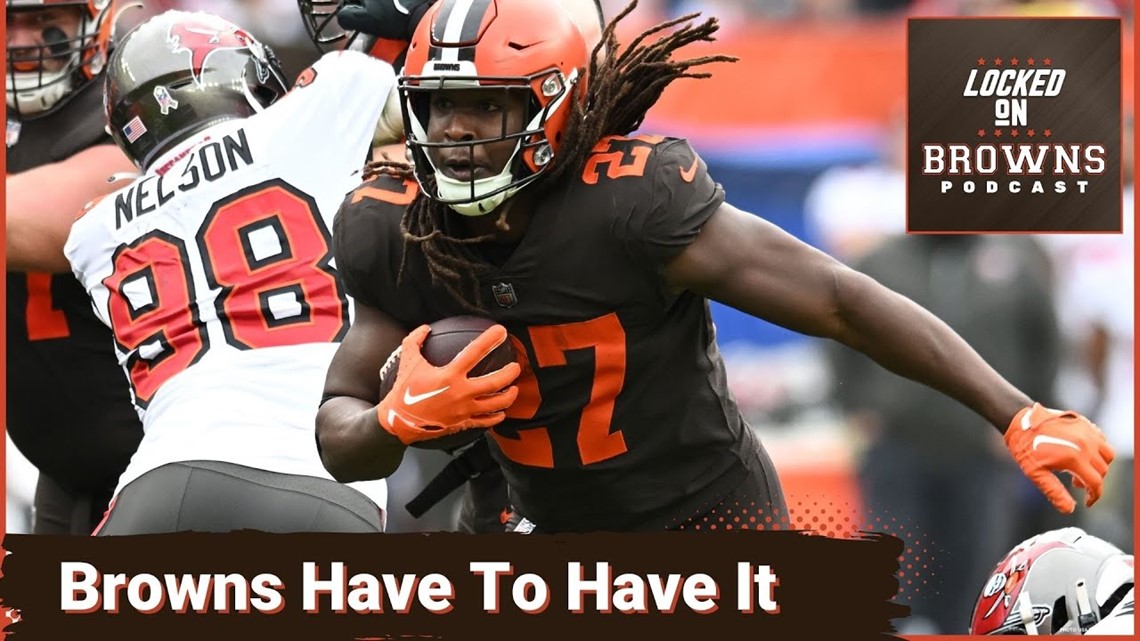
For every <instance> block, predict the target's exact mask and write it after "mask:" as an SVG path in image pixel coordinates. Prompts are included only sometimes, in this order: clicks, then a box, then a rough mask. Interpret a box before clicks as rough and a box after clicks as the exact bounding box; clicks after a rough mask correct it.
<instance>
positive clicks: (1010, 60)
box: [1009, 58, 1017, 66]
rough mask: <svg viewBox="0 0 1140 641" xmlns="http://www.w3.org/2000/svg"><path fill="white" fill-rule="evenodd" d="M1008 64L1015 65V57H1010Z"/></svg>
mask: <svg viewBox="0 0 1140 641" xmlns="http://www.w3.org/2000/svg"><path fill="white" fill-rule="evenodd" d="M1009 64H1011V65H1014V66H1016V65H1017V58H1010V59H1009Z"/></svg>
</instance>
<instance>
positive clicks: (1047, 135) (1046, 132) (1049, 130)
mask: <svg viewBox="0 0 1140 641" xmlns="http://www.w3.org/2000/svg"><path fill="white" fill-rule="evenodd" d="M1052 135H1053V130H1052V129H1046V130H1045V137H1046V138H1049V137H1050V136H1052Z"/></svg>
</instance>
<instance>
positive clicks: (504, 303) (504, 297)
mask: <svg viewBox="0 0 1140 641" xmlns="http://www.w3.org/2000/svg"><path fill="white" fill-rule="evenodd" d="M491 293H492V294H494V295H495V302H496V303H498V304H499V307H514V306H515V305H517V304H518V302H519V299H518V298H517V297H516V296H515V286H514V285H512V284H510V283H495V284H494V285H491Z"/></svg>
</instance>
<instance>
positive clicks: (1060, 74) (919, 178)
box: [907, 18, 1123, 233]
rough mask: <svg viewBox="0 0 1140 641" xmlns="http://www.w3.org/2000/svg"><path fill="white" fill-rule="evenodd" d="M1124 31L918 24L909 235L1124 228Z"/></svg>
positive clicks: (1075, 25) (1047, 23)
mask: <svg viewBox="0 0 1140 641" xmlns="http://www.w3.org/2000/svg"><path fill="white" fill-rule="evenodd" d="M1120 24H1121V23H1120V19H1119V18H1103V19H1092V18H1065V19H1061V18H1051V19H1009V18H988V19H917V18H915V19H911V20H910V21H909V23H908V33H907V52H908V58H907V60H908V62H907V65H908V66H907V93H908V99H907V100H908V101H907V116H908V143H907V230H908V231H910V232H933V233H945V232H949V233H955V232H1119V231H1120V230H1121V225H1122V203H1123V198H1122V191H1121V149H1120V135H1121V134H1120V132H1121V76H1120V70H1121V33H1120V30H1121V27H1120Z"/></svg>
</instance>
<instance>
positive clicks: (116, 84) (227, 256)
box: [65, 11, 395, 535]
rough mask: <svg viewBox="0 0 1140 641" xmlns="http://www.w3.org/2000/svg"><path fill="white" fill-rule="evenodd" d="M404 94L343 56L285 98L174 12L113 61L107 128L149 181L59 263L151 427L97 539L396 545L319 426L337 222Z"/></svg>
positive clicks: (104, 203) (338, 333) (278, 85)
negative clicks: (300, 537) (385, 541)
mask: <svg viewBox="0 0 1140 641" xmlns="http://www.w3.org/2000/svg"><path fill="white" fill-rule="evenodd" d="M394 81H395V78H394V73H393V70H392V68H391V66H390V65H388V64H386V63H384V62H381V61H379V60H376V59H373V58H369V57H367V56H365V55H363V54H359V53H353V52H343V53H332V54H328V55H327V56H325V57H323V58H321V59H320V60H318V61H317V63H316V64H314V65H313V66H312V67H311V68H309V69H307V70H306V71H305V72H303V73H302V74H301V76H300V77H299V78H298V79H297V82H296V85H295V86H294V87H293V89H292V90H291V91H289V92H288V94H287V95H286V91H287V89H286V88H287V84H286V82H285V81H284V79H283V78H282V76H281V71H280V68H279V65H278V63H277V61H276V59H275V57H274V56H273V54H272V52H271V51H270V50H269V49H268V48H266V47H265V46H263V45H262V44H261V43H260V42H258V40H257V39H255V38H254V37H253V36H252V35H250V34H249V33H248V32H247V31H245V30H243V29H241V28H239V27H237V26H235V25H233V24H232V23H230V22H228V21H226V20H224V19H221V18H218V17H216V16H212V15H209V14H204V13H186V12H180V11H170V12H167V13H164V14H161V15H159V16H157V17H154V18H152V19H150V20H148V21H147V22H145V23H143V24H141V25H140V26H139V27H137V28H136V29H135V30H134V31H133V32H132V33H130V34H129V35H128V36H127V37H126V38H125V39H124V41H123V42H122V44H121V45H120V46H119V48H118V49H117V50H116V51H115V53H114V55H113V57H112V58H111V60H110V63H109V68H108V72H107V82H106V87H105V90H106V96H105V100H104V102H105V108H106V111H107V121H108V127H109V129H110V132H111V134H112V136H113V137H114V139H115V141H116V142H117V143H118V144H119V146H120V147H121V148H122V149H123V151H124V152H126V154H127V156H129V157H130V158H131V159H132V160H133V161H134V162H135V163H136V164H137V165H138V167H139V168H140V169H141V170H142V172H143V173H142V175H140V176H139V177H137V178H136V179H134V180H133V181H132V182H131V183H130V184H129V185H127V186H125V187H123V188H121V189H119V190H118V191H117V192H115V193H113V194H111V195H109V196H107V197H105V198H104V199H102V200H100V201H98V202H97V203H96V204H94V205H93V206H91V207H89V208H88V210H87V211H86V212H85V213H84V214H83V215H82V216H81V217H80V218H79V219H78V220H77V221H76V222H75V224H74V226H73V227H72V230H71V234H70V236H69V238H68V241H67V245H66V247H65V253H66V255H67V257H68V260H69V261H70V263H71V265H72V268H73V271H74V272H75V274H76V276H77V277H78V278H79V280H80V281H81V282H82V283H83V285H84V287H85V288H86V289H87V291H88V293H89V294H90V296H91V298H92V302H93V304H94V308H95V310H96V313H97V314H98V315H99V316H100V318H101V319H102V320H103V321H104V322H105V323H107V324H108V325H110V326H111V328H112V329H113V331H114V335H115V343H116V352H117V354H118V357H119V361H120V363H121V364H122V366H123V368H124V369H125V371H126V373H127V375H128V378H129V379H130V383H131V391H132V396H133V399H134V402H135V405H136V407H137V408H138V411H139V414H140V416H141V417H142V420H143V426H144V431H145V435H144V437H143V441H142V443H141V444H140V446H139V448H138V451H137V453H136V454H135V455H134V457H133V458H132V459H131V462H130V465H129V466H128V467H127V470H126V471H125V472H124V473H123V475H122V477H121V478H120V480H119V485H118V487H117V489H116V493H115V499H114V500H113V501H112V503H111V507H110V509H109V510H108V514H107V517H106V518H105V519H104V522H103V523H102V524H101V526H100V528H99V530H98V532H97V533H98V534H99V535H113V534H138V533H153V532H169V531H178V530H199V531H203V530H205V531H228V530H233V529H244V528H250V529H258V530H265V531H277V532H284V531H356V532H361V531H381V530H382V527H383V513H382V510H381V509H378V507H377V506H376V504H375V503H373V502H371V501H369V500H368V499H367V497H365V496H364V495H363V494H361V493H360V492H357V491H356V490H354V489H352V488H350V487H347V486H345V485H342V484H339V483H336V482H335V481H333V480H332V479H331V477H330V476H329V474H328V473H327V472H326V471H325V469H324V467H323V466H322V464H321V461H320V457H319V453H318V451H317V446H316V442H315V439H314V418H313V417H314V414H315V412H316V408H317V406H318V403H319V400H320V398H319V396H320V391H319V390H320V389H321V386H322V383H323V380H324V376H325V371H326V370H327V367H328V363H329V360H330V358H331V357H332V354H333V352H334V351H335V350H336V343H337V342H338V341H339V340H340V339H341V338H342V337H343V335H344V333H345V332H346V331H347V329H348V326H349V322H350V313H351V312H350V310H351V306H350V304H349V301H348V299H347V297H346V296H345V290H344V287H343V285H342V284H341V282H340V280H339V277H338V275H337V273H336V271H335V266H334V264H333V260H332V253H331V250H330V248H331V242H330V241H331V236H330V229H331V228H332V218H333V215H334V214H335V212H336V211H337V208H338V206H339V204H340V202H341V200H342V199H343V197H344V194H345V193H347V192H348V191H350V190H351V189H352V188H353V187H354V186H355V185H356V184H358V183H359V180H360V176H359V173H358V170H359V168H360V167H361V166H362V164H363V163H364V161H365V160H366V158H367V156H368V152H369V147H370V144H371V141H372V134H373V130H374V128H375V126H376V123H377V121H378V119H379V117H380V113H381V110H382V108H383V106H384V102H385V99H386V98H387V96H388V94H389V89H390V87H391V86H392V84H393V83H394ZM271 104H272V107H271V108H267V107H269V105H271Z"/></svg>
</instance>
